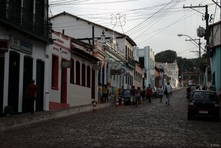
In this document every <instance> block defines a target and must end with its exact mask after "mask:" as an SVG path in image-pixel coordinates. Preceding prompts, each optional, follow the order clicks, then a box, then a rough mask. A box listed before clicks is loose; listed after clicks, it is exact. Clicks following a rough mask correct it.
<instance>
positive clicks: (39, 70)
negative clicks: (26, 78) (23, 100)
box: [36, 60, 45, 111]
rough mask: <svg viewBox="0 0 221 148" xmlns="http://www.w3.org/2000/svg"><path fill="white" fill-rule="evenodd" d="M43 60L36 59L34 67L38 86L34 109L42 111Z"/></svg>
mask: <svg viewBox="0 0 221 148" xmlns="http://www.w3.org/2000/svg"><path fill="white" fill-rule="evenodd" d="M44 68H45V66H44V61H42V60H37V69H36V85H37V86H38V93H37V100H36V111H43V109H44V107H43V106H44Z"/></svg>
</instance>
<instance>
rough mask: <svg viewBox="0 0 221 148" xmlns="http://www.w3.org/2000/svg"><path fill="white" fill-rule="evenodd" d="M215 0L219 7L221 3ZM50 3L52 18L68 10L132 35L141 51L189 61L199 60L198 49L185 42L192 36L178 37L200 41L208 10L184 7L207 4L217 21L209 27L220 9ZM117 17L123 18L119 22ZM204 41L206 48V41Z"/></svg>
mask: <svg viewBox="0 0 221 148" xmlns="http://www.w3.org/2000/svg"><path fill="white" fill-rule="evenodd" d="M214 1H217V2H218V3H219V4H220V0H214ZM49 3H50V7H49V8H50V14H49V15H50V16H52V15H56V14H58V13H61V12H63V11H66V12H68V13H71V14H73V15H76V16H79V17H81V18H84V19H86V20H89V21H91V22H95V23H97V24H100V25H103V26H106V27H108V28H110V29H113V30H116V31H118V32H121V33H125V34H127V35H129V36H130V37H131V38H132V39H133V40H134V41H135V43H136V44H137V46H138V47H139V48H144V47H145V46H150V47H151V48H152V49H153V51H154V53H155V54H157V53H159V52H161V51H164V50H168V49H170V50H173V51H176V52H177V55H178V56H180V57H183V58H188V59H189V58H197V57H198V56H199V53H198V51H199V48H198V47H197V45H194V43H193V42H191V41H185V40H186V39H187V40H188V39H190V38H189V37H185V36H182V37H178V36H177V34H184V35H188V36H190V37H191V38H192V39H199V38H198V37H197V34H196V30H197V28H198V27H199V26H201V27H204V28H205V25H206V22H205V21H204V20H202V18H203V15H204V14H205V7H199V8H194V9H191V8H183V6H184V5H185V6H191V5H192V6H199V5H201V6H205V5H208V12H209V14H210V15H213V18H214V19H213V20H211V21H210V23H209V24H212V23H214V22H218V21H220V9H219V7H217V5H216V4H215V3H214V2H213V1H212V0H50V1H49ZM117 14H119V15H117ZM111 16H113V17H112V18H113V19H111ZM117 16H120V18H121V19H120V21H119V20H118V22H117V23H116V21H115V20H116V19H115V18H116V17H117ZM64 23H65V22H64ZM196 42H198V40H196ZM201 42H202V47H203V48H204V46H205V40H204V38H201ZM202 53H203V51H202Z"/></svg>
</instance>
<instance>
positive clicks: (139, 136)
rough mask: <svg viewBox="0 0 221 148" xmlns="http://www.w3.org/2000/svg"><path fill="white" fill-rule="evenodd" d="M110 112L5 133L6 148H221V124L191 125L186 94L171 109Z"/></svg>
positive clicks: (0, 138) (1, 135) (2, 145)
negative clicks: (188, 117)
mask: <svg viewBox="0 0 221 148" xmlns="http://www.w3.org/2000/svg"><path fill="white" fill-rule="evenodd" d="M164 99H165V98H163V103H159V99H152V103H151V104H150V103H148V104H146V105H141V106H138V107H132V108H131V107H130V106H120V107H118V108H116V107H115V106H110V107H107V108H104V109H99V110H98V112H97V113H92V112H84V113H79V114H75V115H71V116H66V117H62V118H57V119H50V120H47V121H42V122H38V123H33V124H29V125H24V126H20V127H16V128H13V129H9V130H5V131H1V132H0V148H73V147H78V148H79V147H82V148H92V147H104V148H109V147H113V148H116V147H125V148H128V147H132V148H137V147H149V148H154V147H162V148H164V147H165V148H167V147H168V148H172V147H185V148H197V147H198V148H203V147H217V148H218V147H221V135H220V133H221V124H220V123H221V122H215V121H209V120H207V119H195V120H190V121H188V120H187V116H186V115H187V99H186V98H185V89H180V90H176V91H174V93H173V96H172V98H171V105H169V106H168V105H166V104H165V100H164Z"/></svg>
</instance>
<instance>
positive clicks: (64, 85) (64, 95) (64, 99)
mask: <svg viewBox="0 0 221 148" xmlns="http://www.w3.org/2000/svg"><path fill="white" fill-rule="evenodd" d="M61 103H65V104H66V103H67V68H62V69H61Z"/></svg>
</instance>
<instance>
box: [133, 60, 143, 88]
mask: <svg viewBox="0 0 221 148" xmlns="http://www.w3.org/2000/svg"><path fill="white" fill-rule="evenodd" d="M143 69H144V66H143V65H142V64H141V63H140V62H138V61H136V64H135V70H134V86H135V88H137V87H140V88H141V89H142V88H143Z"/></svg>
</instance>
